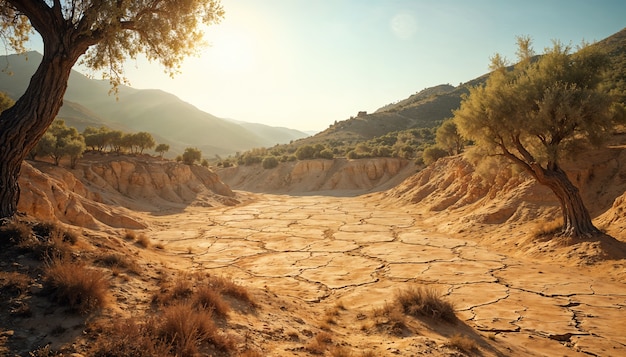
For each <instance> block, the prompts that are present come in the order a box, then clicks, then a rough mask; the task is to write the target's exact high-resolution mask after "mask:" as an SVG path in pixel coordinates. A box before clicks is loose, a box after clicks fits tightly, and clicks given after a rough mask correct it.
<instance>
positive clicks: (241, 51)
mask: <svg viewBox="0 0 626 357" xmlns="http://www.w3.org/2000/svg"><path fill="white" fill-rule="evenodd" d="M222 4H223V6H224V9H225V11H226V17H225V19H224V21H223V22H222V23H221V24H219V25H216V26H212V27H209V28H208V30H207V39H208V40H209V42H210V43H212V46H211V47H208V48H206V49H204V50H203V51H202V55H201V57H198V58H189V59H187V60H186V61H185V63H184V66H183V68H182V71H183V72H182V73H181V74H179V75H177V76H176V77H175V79H173V80H172V79H170V78H169V77H168V76H166V75H165V74H163V71H162V69H161V68H160V67H159V66H158V64H147V63H145V62H143V61H137V62H132V63H129V64H128V65H127V67H126V70H127V76H128V78H129V79H130V81H131V85H132V86H133V87H136V88H160V89H163V90H165V91H168V92H170V93H173V94H175V95H177V96H179V97H180V98H181V99H183V100H185V101H187V102H190V103H192V104H194V105H196V106H197V107H199V108H200V109H202V110H204V111H207V112H209V113H211V114H214V115H216V116H219V117H224V118H232V119H237V120H242V121H247V122H257V123H264V124H268V125H273V126H285V127H290V128H295V129H300V130H323V129H325V128H326V127H328V125H329V124H331V123H333V122H334V121H336V120H337V121H341V120H344V119H348V118H349V117H350V116H352V115H356V114H357V112H358V111H361V110H366V111H369V112H372V111H374V110H376V109H377V108H379V107H381V106H383V105H385V104H388V103H391V102H394V101H397V100H401V99H404V98H406V97H408V96H409V95H411V94H413V93H415V92H417V91H420V90H422V89H424V88H427V87H430V86H434V85H438V84H444V83H450V84H452V85H455V86H456V85H458V84H459V83H461V82H466V81H468V80H471V79H473V78H475V77H478V76H480V75H482V74H484V73H486V72H487V67H488V64H489V57H490V56H492V55H493V54H495V53H496V52H498V53H501V54H503V55H504V56H505V57H507V58H508V59H510V60H513V59H514V58H515V36H518V35H530V36H531V38H533V39H534V44H535V46H534V47H535V49H536V50H537V51H541V50H543V48H544V47H546V46H549V45H550V44H551V40H552V39H559V40H561V41H562V42H565V43H572V44H573V45H577V44H579V43H580V42H581V40H583V39H585V40H587V41H594V40H601V39H603V38H605V37H607V36H609V35H611V34H613V33H615V32H618V31H619V30H621V29H622V28H624V27H626V1H623V0H614V1H608V0H595V1H590V0H526V1H508V0H507V1H504V0H471V1H469V0H262V1H261V0H222Z"/></svg>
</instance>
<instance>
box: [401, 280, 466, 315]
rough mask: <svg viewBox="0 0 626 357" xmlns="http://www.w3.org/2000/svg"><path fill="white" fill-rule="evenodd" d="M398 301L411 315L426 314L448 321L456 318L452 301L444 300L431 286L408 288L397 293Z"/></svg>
mask: <svg viewBox="0 0 626 357" xmlns="http://www.w3.org/2000/svg"><path fill="white" fill-rule="evenodd" d="M396 301H397V302H398V304H400V306H402V309H403V310H404V312H405V313H406V314H409V315H411V316H415V317H417V316H426V317H430V318H434V319H438V320H443V321H447V322H453V321H455V320H456V315H455V314H454V306H453V305H452V303H450V302H448V301H446V300H443V299H442V298H441V297H440V296H439V294H438V293H437V292H436V291H435V290H433V289H430V288H421V287H420V288H414V287H412V288H409V289H406V290H404V291H401V292H399V293H398V294H397V296H396Z"/></svg>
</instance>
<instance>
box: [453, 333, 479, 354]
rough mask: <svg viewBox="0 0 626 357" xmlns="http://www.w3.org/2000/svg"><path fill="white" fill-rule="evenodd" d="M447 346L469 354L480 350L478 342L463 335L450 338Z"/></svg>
mask: <svg viewBox="0 0 626 357" xmlns="http://www.w3.org/2000/svg"><path fill="white" fill-rule="evenodd" d="M446 345H447V346H448V347H452V348H454V349H457V350H459V351H461V352H464V353H468V354H469V353H472V352H474V351H477V350H478V345H477V344H476V341H474V340H472V339H471V338H469V337H467V336H464V335H461V334H456V335H454V336H452V337H450V339H449V340H448V342H447V343H446Z"/></svg>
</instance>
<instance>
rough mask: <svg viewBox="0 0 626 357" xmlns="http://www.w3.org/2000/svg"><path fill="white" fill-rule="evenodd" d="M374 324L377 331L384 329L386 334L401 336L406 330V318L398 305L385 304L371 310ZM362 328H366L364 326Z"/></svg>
mask: <svg viewBox="0 0 626 357" xmlns="http://www.w3.org/2000/svg"><path fill="white" fill-rule="evenodd" d="M373 315H374V323H375V325H376V326H377V327H378V328H379V329H382V328H384V329H386V330H387V332H389V333H391V334H393V335H397V336H401V335H403V334H404V333H405V331H406V329H407V328H408V326H407V323H406V316H405V315H404V312H403V311H402V307H401V306H400V305H398V304H390V303H385V304H384V305H383V306H382V307H379V308H375V309H374V310H373ZM362 328H366V326H365V325H363V326H362Z"/></svg>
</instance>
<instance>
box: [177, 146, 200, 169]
mask: <svg viewBox="0 0 626 357" xmlns="http://www.w3.org/2000/svg"><path fill="white" fill-rule="evenodd" d="M200 160H202V152H201V151H200V150H198V149H197V148H186V149H185V152H183V156H182V157H181V161H182V162H183V163H184V164H187V165H193V164H194V163H195V162H196V161H200ZM177 161H178V160H177Z"/></svg>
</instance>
